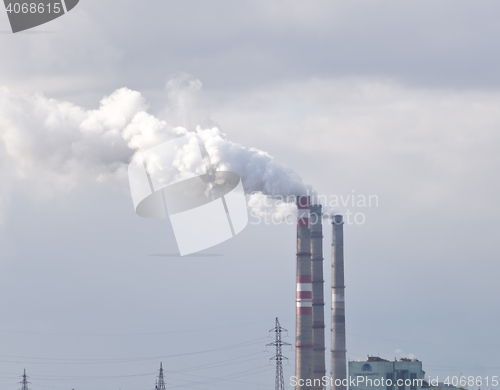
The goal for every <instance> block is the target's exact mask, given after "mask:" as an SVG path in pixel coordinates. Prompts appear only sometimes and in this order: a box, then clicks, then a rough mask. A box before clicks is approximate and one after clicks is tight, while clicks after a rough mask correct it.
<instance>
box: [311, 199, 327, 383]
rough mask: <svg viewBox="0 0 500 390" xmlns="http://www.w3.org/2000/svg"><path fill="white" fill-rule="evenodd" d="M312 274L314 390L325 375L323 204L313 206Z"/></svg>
mask: <svg viewBox="0 0 500 390" xmlns="http://www.w3.org/2000/svg"><path fill="white" fill-rule="evenodd" d="M310 226H311V276H312V321H313V322H312V339H313V367H314V369H313V377H314V379H318V381H316V382H314V381H313V386H312V387H311V389H313V390H321V389H323V388H324V387H323V386H321V385H320V384H321V383H322V380H321V379H322V378H323V376H325V373H326V369H325V299H324V289H323V284H324V280H323V224H322V213H321V205H312V206H311V220H310Z"/></svg>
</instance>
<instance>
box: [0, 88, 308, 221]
mask: <svg viewBox="0 0 500 390" xmlns="http://www.w3.org/2000/svg"><path fill="white" fill-rule="evenodd" d="M171 84H172V83H171ZM174 85H175V83H174ZM196 86H197V88H198V89H199V87H200V86H201V83H199V81H197V82H196ZM170 94H171V95H172V94H174V93H173V92H170ZM148 108H149V107H148V104H147V102H146V101H145V99H144V97H143V96H142V95H141V94H140V93H139V92H136V91H132V90H130V89H127V88H121V89H118V90H116V91H115V92H113V93H112V94H111V95H109V96H107V97H104V98H103V99H102V100H101V102H100V106H99V108H98V109H95V110H87V109H84V108H82V107H79V106H77V105H74V104H72V103H68V102H61V101H57V100H54V99H50V98H47V97H45V96H43V95H41V94H33V95H16V94H14V93H12V92H10V91H9V90H8V89H6V88H2V89H0V142H1V146H2V148H3V152H2V154H4V157H6V160H5V161H2V162H0V163H3V165H4V166H3V168H2V169H3V170H6V169H7V164H8V165H9V167H8V170H9V172H10V174H9V175H10V176H11V178H15V179H19V178H25V179H27V180H34V181H35V184H39V185H41V186H42V187H43V184H42V183H41V182H40V178H42V177H43V181H44V183H45V184H44V185H45V191H49V188H50V189H57V190H64V189H66V190H67V189H71V188H75V187H77V186H80V185H85V184H86V183H89V182H95V181H98V182H105V183H109V184H111V185H114V186H121V187H123V188H128V181H127V173H126V172H127V166H128V163H129V162H130V160H131V159H132V157H133V156H134V154H135V153H140V152H142V151H145V150H147V149H149V148H151V147H153V146H156V145H158V144H160V143H162V142H165V141H168V140H171V139H173V138H176V137H179V136H188V137H196V138H197V140H198V141H199V143H200V145H201V147H202V150H204V152H205V159H206V164H207V165H208V167H209V169H211V170H219V171H224V170H225V171H233V172H236V173H238V174H239V175H240V176H241V178H242V182H243V186H244V188H245V191H246V193H248V194H252V193H255V192H258V193H259V194H254V195H251V196H249V205H250V206H251V207H252V208H253V209H254V210H256V212H257V213H259V212H262V210H263V209H265V208H269V209H270V211H271V212H277V213H283V212H285V211H287V212H288V211H289V210H290V207H291V206H290V205H286V204H281V203H278V204H277V205H276V204H273V205H272V206H270V205H269V203H268V202H262V201H260V200H262V199H264V198H263V197H265V196H267V195H269V196H285V197H286V196H291V195H300V194H305V193H306V191H307V188H306V186H305V185H304V184H303V182H302V179H301V178H300V177H299V176H298V175H297V174H296V173H295V172H294V171H293V170H292V169H290V168H287V167H285V166H283V165H280V164H278V163H277V162H276V161H275V160H274V159H273V157H272V156H270V155H269V154H268V153H266V152H264V151H262V150H258V149H255V148H247V147H244V146H242V145H239V144H237V143H234V142H232V141H230V140H229V139H228V138H227V136H226V134H224V133H223V132H222V131H220V130H219V129H218V128H216V127H212V128H205V129H203V128H201V127H199V126H198V127H196V129H193V130H191V131H189V130H187V129H186V128H184V127H171V126H170V125H169V124H167V122H166V121H164V120H161V119H159V118H157V117H155V116H153V115H151V114H150V113H148ZM182 109H183V110H186V109H187V108H186V107H185V106H183V108H182ZM190 161H191V159H190V155H189V151H187V152H186V153H185V154H184V155H183V157H182V158H180V159H178V160H176V161H175V162H174V164H173V166H172V167H170V168H171V169H169V170H168V172H170V173H169V174H171V175H175V174H177V173H179V172H183V171H186V170H188V171H189V170H192V169H194V168H193V167H192V166H191V165H190ZM4 173H5V172H4ZM37 178H38V179H37ZM167 180H168V179H167ZM42 192H43V191H42ZM2 196H3V197H5V196H6V194H5V193H3V194H2ZM292 208H293V207H292Z"/></svg>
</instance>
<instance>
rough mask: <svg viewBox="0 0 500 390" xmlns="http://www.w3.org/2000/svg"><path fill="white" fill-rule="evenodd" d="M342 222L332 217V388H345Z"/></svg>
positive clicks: (337, 217)
mask: <svg viewBox="0 0 500 390" xmlns="http://www.w3.org/2000/svg"><path fill="white" fill-rule="evenodd" d="M343 226H344V222H343V218H342V215H335V216H334V217H333V218H332V233H333V235H332V379H333V385H332V390H346V386H345V383H346V381H347V370H346V348H345V306H344V290H345V286H344V227H343Z"/></svg>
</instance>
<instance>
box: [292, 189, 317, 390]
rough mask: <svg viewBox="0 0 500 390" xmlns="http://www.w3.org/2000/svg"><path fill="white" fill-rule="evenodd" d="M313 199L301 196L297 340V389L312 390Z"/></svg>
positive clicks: (298, 244) (298, 222)
mask: <svg viewBox="0 0 500 390" xmlns="http://www.w3.org/2000/svg"><path fill="white" fill-rule="evenodd" d="M309 208H310V198H309V196H299V197H297V209H298V219H297V300H296V303H297V325H296V339H295V376H296V377H297V379H298V380H299V379H303V381H300V382H299V381H297V383H301V384H302V386H301V385H300V384H297V386H295V390H306V389H307V390H310V386H306V385H305V383H306V381H307V380H308V379H312V378H313V356H312V355H313V341H312V278H311V237H310V236H311V234H310V230H309Z"/></svg>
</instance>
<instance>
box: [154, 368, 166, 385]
mask: <svg viewBox="0 0 500 390" xmlns="http://www.w3.org/2000/svg"><path fill="white" fill-rule="evenodd" d="M155 390H165V380H164V379H163V364H162V363H160V373H159V374H158V379H157V380H156V386H155Z"/></svg>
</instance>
